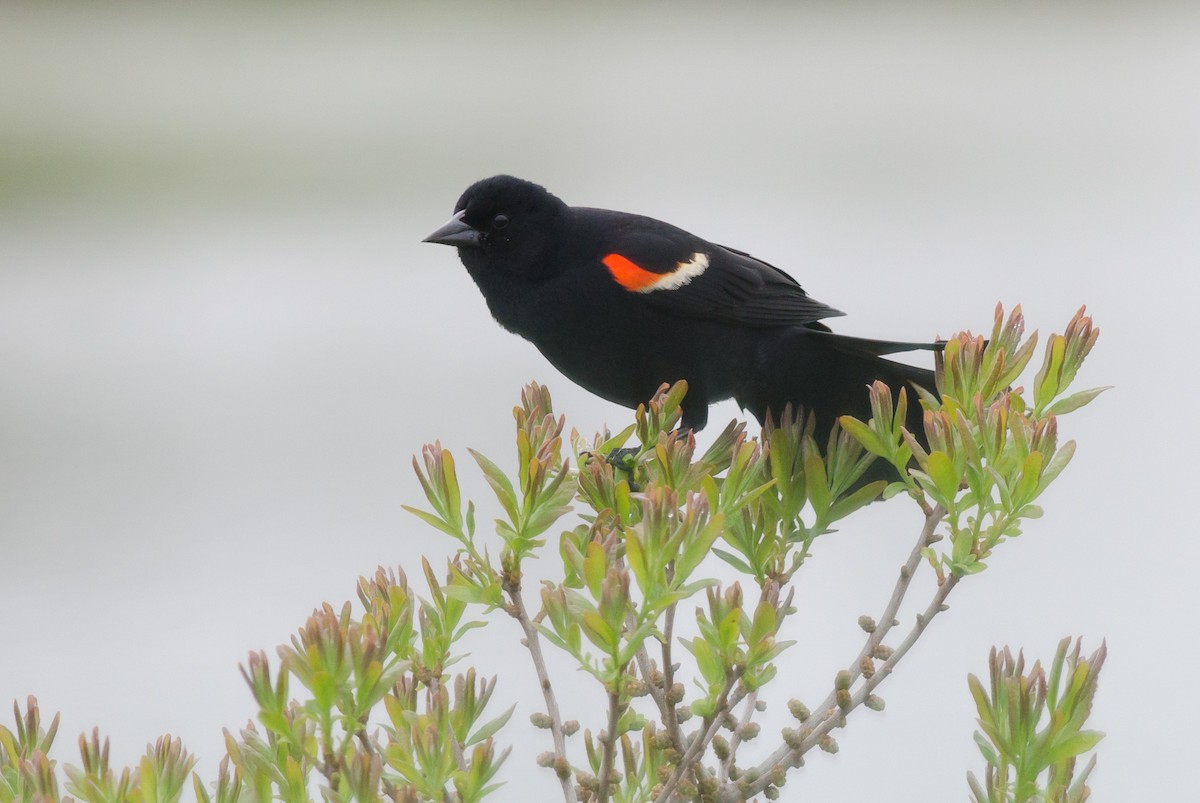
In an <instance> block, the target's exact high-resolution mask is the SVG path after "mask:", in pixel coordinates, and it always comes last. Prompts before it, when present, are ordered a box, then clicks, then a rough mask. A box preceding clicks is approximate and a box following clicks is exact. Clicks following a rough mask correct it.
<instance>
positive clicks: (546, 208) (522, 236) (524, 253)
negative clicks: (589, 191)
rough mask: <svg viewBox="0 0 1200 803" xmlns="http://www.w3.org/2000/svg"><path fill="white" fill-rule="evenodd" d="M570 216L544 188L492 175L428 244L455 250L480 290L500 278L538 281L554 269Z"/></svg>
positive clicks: (472, 188)
mask: <svg viewBox="0 0 1200 803" xmlns="http://www.w3.org/2000/svg"><path fill="white" fill-rule="evenodd" d="M569 214H570V209H569V207H567V205H566V204H564V203H563V202H562V201H560V200H559V199H558V198H556V197H555V196H553V195H551V194H550V193H549V192H547V191H546V189H545V188H544V187H542V186H539V185H537V184H534V183H533V182H531V181H525V180H523V179H519V178H514V177H512V176H493V177H492V178H486V179H483V180H482V181H477V182H475V183H474V184H472V185H471V186H470V187H468V188H467V191H466V192H464V193H463V194H462V196H461V197H460V198H459V199H458V203H457V204H455V207H454V216H453V217H451V218H450V220H449V221H447V222H446V224H445V225H444V226H442V227H441V228H439V229H438V230H437V231H435V232H433V234H430V235H429V236H428V237H426V238H425V240H424V242H427V243H440V244H442V245H452V246H454V247H455V248H457V249H458V255H459V257H460V258H461V259H462V261H463V264H464V265H466V266H467V270H468V271H470V272H471V274H472V275H473V276H474V277H475V278H476V280H477V281H479V282H480V283H481V285H482V284H483V283H484V282H487V281H488V279H489V278H491V279H498V278H500V276H509V277H514V278H524V279H536V278H538V277H540V276H544V275H547V274H548V273H549V272H551V271H552V270H553V267H554V266H553V264H552V263H551V257H552V256H553V251H554V249H555V246H556V243H558V242H560V241H561V239H562V236H563V225H564V222H565V221H566V219H567V218H568V217H569Z"/></svg>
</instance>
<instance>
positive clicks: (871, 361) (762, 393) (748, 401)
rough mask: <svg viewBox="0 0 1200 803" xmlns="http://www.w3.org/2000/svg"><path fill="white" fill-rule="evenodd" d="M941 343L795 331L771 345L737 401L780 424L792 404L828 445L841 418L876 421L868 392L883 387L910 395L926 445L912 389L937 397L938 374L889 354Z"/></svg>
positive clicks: (912, 424)
mask: <svg viewBox="0 0 1200 803" xmlns="http://www.w3.org/2000/svg"><path fill="white" fill-rule="evenodd" d="M941 346H942V344H941V343H903V342H897V341H891V340H872V339H868V338H859V337H850V336H847V335H839V334H834V333H832V332H823V331H818V330H814V329H808V328H804V327H795V328H791V329H787V330H785V331H782V332H780V333H779V335H778V336H777V337H773V338H769V339H767V340H766V341H765V342H764V344H763V345H762V346H761V347H760V349H759V352H758V354H757V358H756V364H755V370H754V372H753V374H754V382H752V383H751V386H750V387H748V388H746V389H745V390H744V392H742V393H739V394H738V395H737V401H738V403H739V404H741V405H742V406H743V407H744V408H746V409H748V410H749V411H750V412H751V413H752V414H753V415H754V416H755V418H757V419H758V420H759V422H760V423H762V422H763V421H765V420H766V416H767V413H768V412H770V413H771V414H773V415H774V416H775V417H776V418H778V416H779V414H780V413H781V412H782V411H783V408H784V406H785V405H787V404H789V403H790V404H791V405H792V406H793V407H796V406H800V407H803V408H804V410H806V411H808V412H809V413H812V414H813V415H814V416H815V418H816V432H815V434H816V437H817V441H818V443H822V444H823V443H824V441H825V437H826V436H827V434H828V433H829V430H830V429H831V428H832V427H833V424H834V422H835V421H836V420H837V419H838V417H839V416H842V415H852V416H854V417H855V418H858V419H859V420H861V421H866V420H867V419H868V418H870V417H871V404H870V398H869V396H868V393H867V386H868V385H870V384H871V383H873V382H875V381H876V380H879V381H882V382H884V383H885V384H886V385H887V386H888V387H889V388H891V390H892V394H893V396H895V395H896V394H899V392H900V389H901V388H906V389H907V395H908V402H909V403H908V413H907V418H906V424H905V425H906V427H907V428H908V430H909V431H910V432H912V433H913V434H914V435H916V436H917V437H918V438H919V439H921V440H922V441H924V428H923V426H922V410H921V405H920V404H918V403H917V399H916V393H915V391H914V389H913V387H912V386H913V385H917V386H919V387H922V388H924V389H925V390H927V391H929V392H930V393H936V392H937V391H936V388H935V383H934V373H933V371H931V370H929V369H926V368H917V367H915V366H911V365H905V364H904V363H899V362H895V361H894V360H889V359H885V358H884V357H883V356H881V355H884V354H894V353H898V352H904V351H914V350H927V351H936V350H938V349H940V348H941Z"/></svg>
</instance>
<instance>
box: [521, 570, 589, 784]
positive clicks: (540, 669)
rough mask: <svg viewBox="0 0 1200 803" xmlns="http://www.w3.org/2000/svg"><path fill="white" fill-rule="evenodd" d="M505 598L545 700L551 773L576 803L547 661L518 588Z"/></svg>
mask: <svg viewBox="0 0 1200 803" xmlns="http://www.w3.org/2000/svg"><path fill="white" fill-rule="evenodd" d="M506 590H507V591H508V598H509V599H510V600H511V601H512V604H511V605H509V607H508V613H509V614H510V615H511V616H512V617H513V618H514V619H516V620H517V622H518V623H519V624H520V625H521V629H522V630H523V631H525V647H526V648H527V649H528V650H529V656H530V658H532V659H533V667H534V669H535V670H536V671H537V676H538V685H539V686H541V688H542V697H543V698H544V699H545V701H546V714H547V715H548V716H549V717H550V735H551V736H552V737H553V739H554V772H555V774H556V775H558V780H559V782H560V783H561V784H562V790H563V800H565V801H566V802H567V803H578V798H577V797H576V796H575V785H574V784H573V783H571V763H570V761H569V760H568V759H567V737H566V734H564V733H563V727H562V715H561V714H560V713H559V711H558V700H557V699H556V698H555V696H554V689H553V688H552V687H551V685H550V675H549V674H548V673H547V672H546V659H545V658H544V657H543V656H542V644H541V639H540V636H539V634H538V631H537V628H535V627H534V626H533V622H531V621H530V620H529V612H528V611H527V610H526V609H525V600H524V599H523V598H522V597H521V590H520V588H519V587H511V586H510V587H508V588H506Z"/></svg>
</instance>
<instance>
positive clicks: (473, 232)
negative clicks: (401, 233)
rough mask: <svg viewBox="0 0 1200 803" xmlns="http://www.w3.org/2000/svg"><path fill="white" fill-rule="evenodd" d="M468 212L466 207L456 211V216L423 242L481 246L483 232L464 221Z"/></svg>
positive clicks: (471, 246)
mask: <svg viewBox="0 0 1200 803" xmlns="http://www.w3.org/2000/svg"><path fill="white" fill-rule="evenodd" d="M466 213H467V210H465V209H464V210H463V211H461V212H456V213H455V214H454V217H452V218H450V219H449V220H448V221H446V225H444V226H442V227H441V228H440V229H438V230H437V231H435V232H434V233H433V234H431V235H429V236H428V237H426V238H425V239H424V240H422V241H421V242H423V243H440V244H441V245H453V246H455V247H456V248H479V247H480V246H481V245H482V243H481V242H480V238H481V237H482V236H483V234H482V232H480V231H479V230H478V229H475V228H472V227H471V226H470V225H469V224H467V223H464V222H463V215H465V214H466Z"/></svg>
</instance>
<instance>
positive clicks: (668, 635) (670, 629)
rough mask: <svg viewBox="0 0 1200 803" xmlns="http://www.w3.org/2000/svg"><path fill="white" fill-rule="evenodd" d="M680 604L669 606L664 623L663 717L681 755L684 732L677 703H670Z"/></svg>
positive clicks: (673, 682) (673, 680)
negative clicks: (665, 705) (672, 642)
mask: <svg viewBox="0 0 1200 803" xmlns="http://www.w3.org/2000/svg"><path fill="white" fill-rule="evenodd" d="M677 604H678V603H674V602H673V603H671V604H670V605H668V606H667V611H666V615H665V617H664V619H665V621H664V622H663V642H662V674H663V695H664V697H666V699H667V710H666V713H665V714H664V715H663V725H665V726H666V728H667V733H668V734H670V736H671V741H672V742H673V743H674V744H675V749H676V750H678V751H679V752H680V753H682V752H683V731H681V730H680V729H679V717H678V712H677V711H676V709H675V707H676V705H677V703H672V702H670V699H671V688H672V687H673V686H674V685H675V665H674V664H673V663H671V640H672V639H673V638H674V633H675V606H676V605H677Z"/></svg>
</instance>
